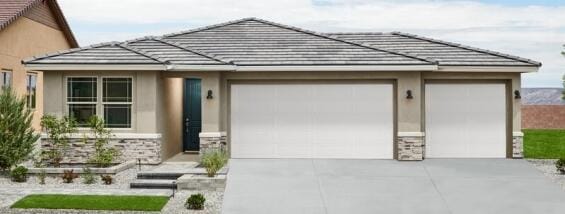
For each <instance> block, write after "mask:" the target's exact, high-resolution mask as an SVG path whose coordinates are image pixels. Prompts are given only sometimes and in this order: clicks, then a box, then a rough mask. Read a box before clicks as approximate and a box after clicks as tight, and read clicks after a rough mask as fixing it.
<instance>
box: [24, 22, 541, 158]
mask: <svg viewBox="0 0 565 214" xmlns="http://www.w3.org/2000/svg"><path fill="white" fill-rule="evenodd" d="M25 63H26V67H27V69H28V70H31V71H43V72H45V93H48V94H50V99H49V100H47V101H46V102H44V109H45V112H46V113H50V114H55V115H60V116H64V115H70V116H73V117H75V118H77V119H78V120H79V122H80V121H84V120H85V119H86V118H88V117H89V116H91V115H99V116H101V117H104V118H105V120H106V123H107V126H108V127H110V128H113V130H114V132H115V133H116V136H115V137H114V138H115V140H114V143H115V144H116V145H118V146H120V147H122V148H123V150H122V151H123V152H124V154H125V157H126V158H142V159H143V160H144V161H145V162H148V163H158V162H161V161H163V160H166V159H168V158H170V157H171V156H173V155H175V154H177V153H180V152H184V151H196V152H197V151H202V150H204V149H207V148H208V147H210V146H221V145H224V144H225V145H227V148H228V149H229V151H230V155H231V157H232V158H363V159H398V160H422V159H424V158H443V157H455V158H457V157H461V158H474V157H489V158H519V157H521V156H522V133H521V132H520V130H521V127H520V121H521V118H520V100H519V99H517V98H519V94H520V88H521V87H520V74H521V73H525V72H536V71H537V70H538V68H539V66H541V63H539V62H535V61H532V60H528V59H524V58H520V57H516V56H510V55H506V54H502V53H498V52H493V51H488V50H483V49H477V48H472V47H468V46H463V45H460V44H454V43H449V42H444V41H439V40H434V39H429V38H424V37H420V36H416V35H412V34H406V33H399V32H392V33H334V34H328V33H318V32H313V31H308V30H304V29H300V28H295V27H291V26H287V25H282V24H278V23H273V22H269V21H265V20H261V19H256V18H248V19H242V20H236V21H232V22H227V23H222V24H218V25H212V26H207V27H203V28H198V29H194V30H189V31H184V32H179V33H174V34H168V35H163V36H159V37H145V38H140V39H135V40H131V41H126V42H111V43H104V44H99V45H93V46H89V47H84V48H77V49H70V50H67V51H64V52H59V53H54V54H49V55H46V56H38V57H35V58H30V59H28V60H26V61H25ZM77 148H82V146H77ZM71 158H74V159H75V160H76V161H79V160H81V158H82V156H81V155H80V154H77V155H75V156H74V157H71Z"/></svg>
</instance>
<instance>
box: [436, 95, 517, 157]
mask: <svg viewBox="0 0 565 214" xmlns="http://www.w3.org/2000/svg"><path fill="white" fill-rule="evenodd" d="M425 105H426V157H431V158H434V157H436V158H504V157H506V96H505V85H504V84H427V85H426V101H425Z"/></svg>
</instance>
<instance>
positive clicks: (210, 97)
mask: <svg viewBox="0 0 565 214" xmlns="http://www.w3.org/2000/svg"><path fill="white" fill-rule="evenodd" d="M212 98H214V96H212V90H208V96H206V99H208V100H211V99H212Z"/></svg>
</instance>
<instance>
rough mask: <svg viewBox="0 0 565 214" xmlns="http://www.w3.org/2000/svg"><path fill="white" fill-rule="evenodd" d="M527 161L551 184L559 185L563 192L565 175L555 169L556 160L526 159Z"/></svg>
mask: <svg viewBox="0 0 565 214" xmlns="http://www.w3.org/2000/svg"><path fill="white" fill-rule="evenodd" d="M527 161H528V162H529V163H531V164H532V165H534V166H535V167H536V168H537V169H538V170H540V171H541V172H543V174H544V175H545V176H546V177H548V178H549V179H551V180H552V181H553V182H555V183H558V184H559V185H561V188H562V189H563V190H565V174H561V173H559V172H557V170H556V169H555V161H556V159H527Z"/></svg>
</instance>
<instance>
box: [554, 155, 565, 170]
mask: <svg viewBox="0 0 565 214" xmlns="http://www.w3.org/2000/svg"><path fill="white" fill-rule="evenodd" d="M555 168H557V171H558V172H560V173H561V174H565V158H559V160H557V161H556V162H555Z"/></svg>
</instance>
